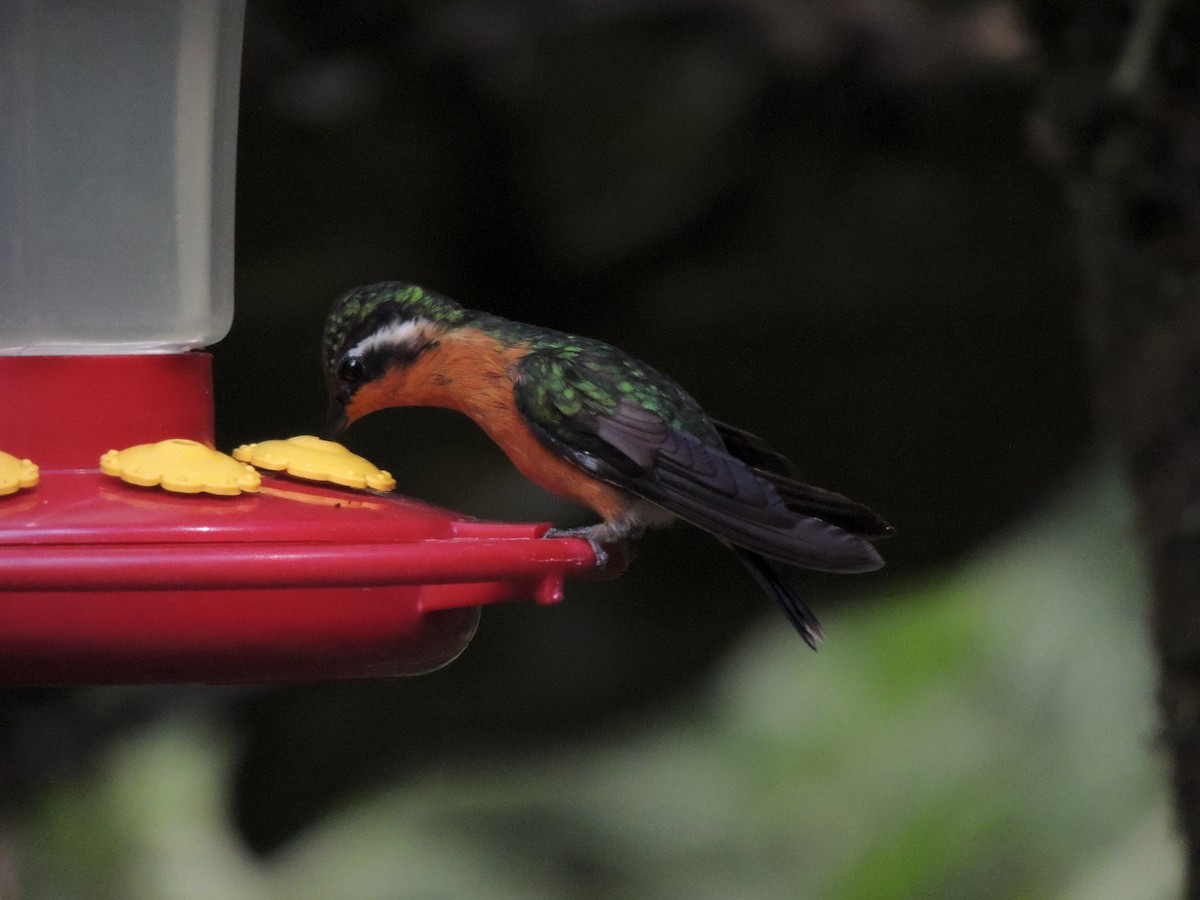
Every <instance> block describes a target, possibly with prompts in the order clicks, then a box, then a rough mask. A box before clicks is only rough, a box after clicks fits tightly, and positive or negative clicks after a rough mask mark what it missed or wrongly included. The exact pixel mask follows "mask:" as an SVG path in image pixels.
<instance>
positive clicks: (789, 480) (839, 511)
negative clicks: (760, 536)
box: [713, 421, 895, 538]
mask: <svg viewBox="0 0 1200 900" xmlns="http://www.w3.org/2000/svg"><path fill="white" fill-rule="evenodd" d="M713 425H714V426H715V427H716V429H717V434H719V435H720V436H721V440H722V442H723V443H724V444H725V447H726V448H727V449H728V450H729V453H730V454H731V455H732V456H734V457H736V458H738V459H740V460H741V461H742V462H744V463H746V465H748V466H750V467H751V468H752V469H754V471H755V473H756V474H757V475H758V476H759V477H760V478H763V479H766V480H767V481H769V482H770V483H771V485H772V486H773V487H774V488H775V490H776V491H778V492H779V496H780V497H782V498H783V502H784V503H786V504H787V506H788V508H789V509H791V510H793V511H794V512H798V513H800V514H801V515H807V516H816V517H817V518H818V519H824V520H825V521H826V522H829V523H830V524H833V525H836V526H838V527H839V528H843V529H845V530H846V531H849V532H850V533H851V534H857V535H858V536H860V537H865V538H882V537H889V536H891V535H892V534H893V533H894V532H895V529H894V528H892V526H891V525H890V524H888V523H887V522H886V521H885V520H884V519H883V517H882V516H880V515H879V514H878V513H876V512H875V511H874V510H872V509H870V508H868V507H866V506H863V505H862V504H861V503H856V502H855V501H853V500H851V499H850V498H849V497H843V496H842V495H841V494H837V493H834V492H833V491H827V490H825V489H824V488H819V487H813V486H812V485H811V484H805V483H804V482H803V481H801V480H800V473H799V472H798V471H797V470H796V467H795V465H793V464H792V461H791V460H790V459H788V458H787V457H786V456H784V455H783V454H782V453H780V452H778V451H777V450H774V449H773V448H772V447H771V446H770V445H768V444H767V442H766V441H764V440H763V439H762V438H760V437H758V436H757V435H753V434H751V433H750V432H748V431H743V430H742V429H740V428H735V427H734V426H732V425H726V424H725V423H724V422H715V421H714V422H713Z"/></svg>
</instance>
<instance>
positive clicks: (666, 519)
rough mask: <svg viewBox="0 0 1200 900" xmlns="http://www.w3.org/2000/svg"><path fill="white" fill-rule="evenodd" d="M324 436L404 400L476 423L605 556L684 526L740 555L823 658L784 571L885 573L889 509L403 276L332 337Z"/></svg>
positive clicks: (581, 349)
mask: <svg viewBox="0 0 1200 900" xmlns="http://www.w3.org/2000/svg"><path fill="white" fill-rule="evenodd" d="M322 364H323V368H324V371H325V377H326V379H327V381H328V386H329V395H330V403H329V419H328V425H327V432H326V433H327V436H329V437H333V436H336V435H337V434H339V433H341V432H342V431H343V430H345V428H346V427H348V426H349V425H350V424H351V423H352V422H354V421H356V420H357V419H359V418H361V417H362V416H365V415H367V414H368V413H371V412H374V411H376V410H379V409H384V408H388V407H394V406H436V407H444V408H447V409H453V410H457V411H458V412H460V413H464V414H466V415H467V416H469V417H470V418H471V419H472V420H474V421H475V423H476V424H478V425H479V426H480V427H481V428H483V430H484V431H485V432H486V433H487V434H488V436H489V437H490V438H491V439H492V440H493V441H495V443H496V444H497V445H499V447H500V448H501V449H502V450H503V451H504V452H505V454H506V455H507V456H508V458H509V459H510V460H511V461H512V463H513V464H514V465H515V466H516V468H517V469H518V470H519V471H520V472H521V473H522V474H523V475H525V476H526V477H527V478H529V479H530V480H531V481H533V482H534V483H535V484H537V485H539V486H540V487H542V488H545V489H546V490H548V491H550V492H552V493H554V494H557V495H558V496H560V497H563V498H565V499H567V500H570V501H573V502H575V503H577V504H580V505H582V506H585V507H588V508H590V509H591V510H593V511H594V512H595V513H596V514H597V515H599V516H600V519H601V521H600V522H599V523H597V524H595V525H591V526H587V527H585V528H578V529H564V530H558V529H552V530H551V531H550V532H548V535H547V536H553V537H561V536H578V537H582V538H584V539H585V540H587V541H588V542H589V544H591V546H592V549H593V551H594V552H595V555H596V563H597V565H598V566H600V567H603V566H604V565H605V563H606V561H607V552H606V551H605V550H604V547H605V546H606V545H607V546H610V547H611V546H614V545H621V544H624V543H625V542H628V541H631V540H634V539H636V538H639V537H641V535H642V534H643V533H644V532H645V531H646V529H647V528H648V527H651V526H659V525H665V524H668V523H670V522H672V521H673V520H675V519H682V520H684V521H686V522H689V523H691V524H692V525H695V526H697V527H699V528H701V529H703V530H705V531H708V532H710V533H711V534H713V535H714V536H715V537H716V538H717V539H718V540H720V541H721V542H722V543H723V544H725V545H726V546H727V547H729V548H730V549H732V550H733V552H734V553H735V554H737V556H738V558H739V559H740V560H741V562H742V563H743V565H745V567H746V568H747V569H748V570H749V572H750V574H751V575H752V576H753V577H754V579H755V580H756V581H757V582H758V583H759V585H760V586H761V587H762V588H763V589H764V590H765V591H766V593H767V594H768V595H770V596H772V597H774V598H775V600H776V601H778V603H779V604H780V606H782V608H783V610H784V612H785V613H786V614H787V616H788V618H789V619H790V620H791V623H792V625H793V626H794V627H795V628H796V630H797V631H798V632H799V633H800V636H801V637H802V638H803V639H804V641H805V642H806V643H807V644H808V645H809V646H810V647H812V648H814V649H816V646H817V642H818V641H819V640H820V639H821V638H822V636H823V635H822V631H821V626H820V624H819V623H818V621H817V618H816V616H815V615H814V614H813V612H812V610H810V609H809V607H808V606H807V605H806V604H805V603H804V602H803V601H801V600H800V599H799V598H797V597H796V596H795V594H794V593H793V592H792V591H791V589H790V588H789V587H788V586H787V585H786V584H785V583H784V581H783V579H782V578H781V577H780V575H779V574H778V572H777V571H776V570H775V566H774V564H775V563H783V564H786V565H790V566H798V567H801V568H805V569H813V570H817V571H822V572H836V573H857V572H868V571H871V570H874V569H878V568H879V567H880V566H882V565H883V559H882V558H881V557H880V555H879V553H878V552H877V551H876V549H875V548H874V547H873V546H872V544H871V543H870V542H871V541H872V540H874V539H877V538H881V537H886V536H888V535H890V534H891V533H892V526H891V525H889V524H888V523H887V522H886V521H884V519H883V518H881V517H880V516H879V515H878V514H876V513H875V512H873V511H871V510H870V509H868V508H867V507H866V506H863V505H862V504H860V503H856V502H854V501H853V500H850V499H848V498H846V497H844V496H842V495H841V494H837V493H834V492H833V491H829V490H825V489H823V488H818V487H813V486H811V485H808V484H805V483H804V482H803V481H802V480H801V479H800V478H799V476H798V475H797V471H796V469H795V467H794V466H793V465H792V463H791V462H790V461H789V460H788V459H787V457H785V456H784V455H783V454H781V453H779V452H778V451H776V450H774V449H772V448H771V447H770V446H768V444H767V443H766V442H765V441H763V440H762V439H760V438H758V437H756V436H754V435H753V434H750V433H749V432H746V431H743V430H741V429H739V428H735V427H733V426H731V425H726V424H724V423H722V422H718V421H717V420H715V419H713V418H711V417H709V416H708V415H707V414H706V413H705V412H704V410H703V409H702V408H701V407H700V405H699V404H698V403H697V402H696V401H695V400H694V399H692V397H691V395H689V394H688V393H687V392H686V391H684V389H683V388H682V387H680V386H679V385H678V384H677V383H676V382H675V381H674V380H672V379H671V378H670V377H668V376H667V375H664V374H663V373H661V372H659V371H656V370H655V369H653V368H652V367H650V366H649V365H647V364H646V363H644V362H641V361H640V360H638V359H635V358H634V357H633V356H631V355H629V354H628V353H625V352H623V351H622V350H619V349H617V348H616V347H613V346H611V345H609V344H606V343H603V342H601V341H598V340H592V339H590V338H585V337H576V336H574V335H570V334H565V333H562V332H558V331H553V330H551V329H549V328H541V327H538V326H536V325H526V324H523V323H520V322H513V321H510V320H507V319H503V318H501V317H499V316H495V315H491V314H489V313H485V312H479V311H476V310H471V309H465V308H463V307H462V306H461V305H460V304H458V303H457V302H455V301H453V300H451V299H449V298H447V297H444V296H442V295H440V294H438V293H435V292H434V291H430V290H426V289H424V288H421V287H418V286H417V285H413V284H408V283H406V282H400V281H387V282H381V283H379V284H373V285H369V286H365V287H359V288H355V289H353V290H351V291H349V292H348V293H346V294H344V295H343V296H341V297H340V298H339V299H338V300H337V301H336V302H335V303H334V305H333V308H332V310H331V311H330V313H329V318H328V320H327V322H326V325H325V330H324V335H323V341H322Z"/></svg>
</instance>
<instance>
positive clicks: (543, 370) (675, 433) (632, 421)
mask: <svg viewBox="0 0 1200 900" xmlns="http://www.w3.org/2000/svg"><path fill="white" fill-rule="evenodd" d="M517 376H518V377H517V380H516V384H515V386H514V393H515V397H516V402H517V408H518V409H519V410H520V412H521V413H522V415H523V416H524V417H525V419H526V421H527V422H528V424H529V426H530V428H531V429H532V430H533V432H534V434H535V435H537V437H538V439H539V440H541V441H542V442H543V443H545V444H546V445H547V446H550V447H552V448H554V449H555V450H556V451H557V452H559V453H561V454H563V455H564V456H566V458H568V459H569V460H571V461H572V462H573V463H574V464H575V465H577V466H579V467H580V468H582V469H584V470H585V471H587V472H590V473H592V474H593V475H596V476H597V477H599V478H601V479H603V480H605V481H608V482H609V483H611V484H615V485H617V486H618V487H621V488H624V489H625V490H628V491H630V492H631V493H634V494H636V495H638V496H640V497H643V498H645V499H647V500H650V501H652V502H654V503H657V504H658V505H659V506H662V507H663V508H664V509H666V510H668V511H670V512H672V513H674V514H675V515H677V516H679V517H680V518H681V519H684V520H686V521H688V522H691V523H692V524H693V525H696V526H698V527H700V528H703V529H705V530H706V531H709V532H712V533H713V534H715V535H717V536H718V537H720V538H722V539H724V540H725V541H727V542H728V543H730V544H733V545H735V546H737V547H741V548H743V549H745V550H748V551H750V552H751V553H755V554H760V555H762V556H765V557H767V558H769V559H773V560H777V561H779V562H782V563H786V564H789V565H794V566H802V567H804V568H808V569H817V570H820V571H828V572H866V571H871V570H873V569H877V568H879V567H880V566H881V565H883V560H882V559H881V558H880V557H879V554H878V553H876V551H875V549H874V548H873V547H872V546H871V545H870V544H869V543H867V542H866V541H865V540H863V539H862V538H860V537H857V536H855V535H853V534H851V533H850V532H848V531H846V530H844V529H842V528H839V527H837V526H836V525H832V524H830V523H828V522H825V521H822V520H821V519H820V518H817V517H816V516H812V515H804V514H801V513H797V512H795V511H793V510H791V509H789V508H788V505H787V504H786V503H785V502H784V500H783V498H782V497H781V496H780V494H779V492H778V491H777V490H776V489H775V487H773V486H772V484H771V483H770V482H769V481H768V480H766V479H764V478H763V477H760V476H759V475H758V474H756V473H755V471H754V469H752V468H751V467H750V466H749V465H747V464H746V463H745V462H743V461H742V460H740V459H737V458H736V457H734V456H732V455H730V454H729V453H727V452H726V451H725V450H724V449H723V448H721V447H717V446H713V445H710V444H708V443H706V442H705V441H703V440H701V439H700V438H699V437H696V436H695V435H694V434H691V433H689V432H688V431H685V430H683V429H682V428H681V427H677V426H674V425H672V424H671V420H672V419H674V420H676V421H678V420H680V417H681V415H682V414H683V413H688V414H692V413H694V411H693V410H683V411H681V410H678V409H676V408H675V406H676V405H677V404H681V403H684V402H689V401H688V398H686V395H683V394H682V392H680V394H679V395H678V396H673V394H672V392H671V391H670V390H667V389H663V390H658V389H655V390H654V391H650V388H645V387H643V386H641V385H639V386H637V387H638V389H640V390H643V391H650V393H648V394H646V395H645V396H639V397H637V399H634V397H632V396H630V392H629V391H624V392H622V390H621V385H620V384H619V382H620V378H619V376H618V377H615V378H612V379H611V381H613V382H616V383H608V381H609V380H610V379H609V378H608V377H607V374H606V370H605V369H602V368H595V367H593V368H585V367H584V366H582V365H580V364H578V363H576V362H574V361H572V360H569V359H563V358H562V357H560V356H550V355H543V354H536V353H535V354H530V355H529V356H527V357H526V358H525V359H524V360H522V361H521V362H520V363H519V365H518V371H517ZM651 405H653V406H654V407H656V408H655V409H651V408H648V407H649V406H651ZM714 437H715V436H714Z"/></svg>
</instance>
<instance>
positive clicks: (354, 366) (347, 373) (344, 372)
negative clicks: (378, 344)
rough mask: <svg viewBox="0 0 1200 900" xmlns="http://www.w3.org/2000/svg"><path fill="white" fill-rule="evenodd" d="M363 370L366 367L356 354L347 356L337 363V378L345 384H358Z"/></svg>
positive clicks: (364, 370)
mask: <svg viewBox="0 0 1200 900" xmlns="http://www.w3.org/2000/svg"><path fill="white" fill-rule="evenodd" d="M365 372H366V367H365V366H364V365H363V361H362V360H361V359H359V358H358V357H357V356H347V357H346V358H345V359H343V360H342V361H341V363H340V364H339V365H338V378H339V379H341V380H342V381H343V382H344V383H345V384H358V382H360V381H362V377H363V374H364V373H365Z"/></svg>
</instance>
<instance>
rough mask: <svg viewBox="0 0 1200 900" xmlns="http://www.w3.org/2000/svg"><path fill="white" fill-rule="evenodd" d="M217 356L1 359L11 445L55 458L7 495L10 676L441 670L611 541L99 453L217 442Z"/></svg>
mask: <svg viewBox="0 0 1200 900" xmlns="http://www.w3.org/2000/svg"><path fill="white" fill-rule="evenodd" d="M210 365H211V362H210V358H209V357H208V356H207V355H206V354H200V353H189V354H170V355H151V356H131V357H5V358H0V386H3V388H4V395H5V398H6V400H5V406H6V414H5V416H4V423H3V425H2V426H0V449H2V450H4V451H6V452H9V453H13V454H14V455H17V456H28V457H30V458H32V459H33V460H34V462H36V463H38V464H39V465H40V466H41V469H42V472H41V481H40V483H39V484H38V486H37V487H35V488H32V489H29V490H25V491H21V492H19V493H17V494H14V495H10V496H8V497H5V498H0V682H3V683H9V684H12V683H73V682H152V681H216V682H230V681H294V680H318V679H328V678H353V677H374V676H390V675H407V674H416V673H419V672H425V671H429V670H430V669H433V668H437V667H438V666H441V665H444V664H445V663H447V662H449V661H450V660H452V659H453V658H454V657H455V656H457V655H458V654H459V653H460V652H462V650H463V649H464V648H465V647H466V645H467V643H468V642H469V640H470V638H471V636H472V635H473V633H474V630H475V627H476V625H477V623H478V620H479V610H478V607H479V606H480V605H481V604H486V603H494V602H498V601H504V600H515V599H523V598H532V599H534V600H536V601H538V602H541V603H554V602H557V601H558V600H560V599H561V597H562V587H563V579H564V577H565V576H567V575H571V574H574V575H581V576H585V575H587V574H589V573H590V572H591V571H592V567H593V565H594V557H593V554H592V551H591V548H590V547H589V546H588V545H587V543H586V542H584V541H581V540H577V539H554V540H543V539H542V535H543V534H544V533H545V531H546V529H547V526H546V525H545V524H502V523H491V522H480V521H477V520H473V519H469V518H466V517H463V516H460V515H457V514H455V513H451V512H447V511H445V510H440V509H436V508H434V507H431V506H428V505H425V504H422V503H418V502H415V501H412V500H408V499H405V498H402V497H399V496H396V495H380V494H373V493H363V492H358V491H350V490H345V489H339V488H333V487H325V486H320V485H314V484H308V483H303V482H299V481H296V480H293V479H287V478H281V477H270V476H264V479H263V486H262V489H261V490H260V491H259V492H258V493H252V494H242V495H240V496H237V497H215V496H211V495H207V494H197V495H182V494H172V493H168V492H166V491H163V490H161V489H158V488H143V487H136V486H133V485H129V484H125V483H124V482H122V481H120V480H118V479H115V478H112V477H110V476H107V475H103V474H101V473H100V472H99V471H98V468H97V465H98V460H99V457H100V455H101V454H102V453H103V452H104V451H106V450H109V449H120V448H123V447H126V446H131V445H133V444H138V443H148V442H153V441H158V440H165V439H168V438H175V437H184V438H190V439H192V440H198V441H200V442H202V443H206V444H208V445H210V446H211V445H212V401H211V370H210Z"/></svg>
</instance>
